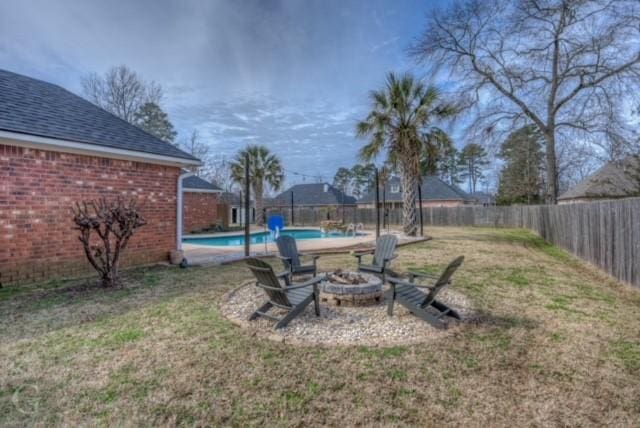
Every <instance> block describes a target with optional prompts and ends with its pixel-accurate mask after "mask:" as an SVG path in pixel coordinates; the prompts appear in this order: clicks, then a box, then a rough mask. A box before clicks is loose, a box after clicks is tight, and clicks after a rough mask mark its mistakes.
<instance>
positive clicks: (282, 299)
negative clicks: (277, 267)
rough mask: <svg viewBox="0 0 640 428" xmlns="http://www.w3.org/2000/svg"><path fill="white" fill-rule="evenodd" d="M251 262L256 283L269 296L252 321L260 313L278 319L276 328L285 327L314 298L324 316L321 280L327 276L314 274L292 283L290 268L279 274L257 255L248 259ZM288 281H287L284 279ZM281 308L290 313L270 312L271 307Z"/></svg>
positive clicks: (252, 316) (260, 315)
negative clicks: (299, 281)
mask: <svg viewBox="0 0 640 428" xmlns="http://www.w3.org/2000/svg"><path fill="white" fill-rule="evenodd" d="M247 265H249V269H250V270H251V272H253V275H254V276H255V277H256V286H257V287H259V288H262V289H263V290H264V292H265V294H266V295H267V298H268V300H267V301H266V302H264V303H263V304H262V306H260V307H259V308H258V309H257V310H256V311H255V312H254V313H253V314H251V316H250V317H249V321H251V320H255V319H256V318H258V317H265V318H269V319H272V320H274V321H277V322H276V325H275V326H274V329H278V328H282V327H285V326H286V325H287V324H289V322H291V320H293V319H294V318H295V317H297V316H298V315H299V314H300V313H301V312H302V311H303V310H304V308H306V307H307V305H308V304H309V303H311V302H314V303H315V310H316V315H317V316H320V292H319V291H318V283H319V282H320V281H322V280H323V279H324V278H322V277H314V278H312V279H310V280H309V281H306V282H303V283H300V284H294V283H289V279H288V276H289V272H283V273H281V274H279V275H276V274H275V272H274V271H273V268H272V267H271V266H270V265H269V264H267V263H265V262H263V261H262V260H259V259H256V258H249V259H247ZM281 280H282V281H284V284H283V283H282V282H281ZM274 307H275V308H279V309H284V310H286V311H287V314H286V315H285V316H284V317H282V318H278V317H276V316H273V315H269V314H268V313H267V312H268V311H269V310H270V309H271V308H274Z"/></svg>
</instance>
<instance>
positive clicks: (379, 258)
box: [354, 235, 398, 281]
mask: <svg viewBox="0 0 640 428" xmlns="http://www.w3.org/2000/svg"><path fill="white" fill-rule="evenodd" d="M397 244H398V238H396V237H395V236H393V235H382V236H381V237H379V238H378V240H377V241H376V248H375V250H369V251H360V252H357V253H354V256H355V257H357V258H358V271H360V272H368V273H373V274H375V275H378V276H381V277H382V280H383V281H384V278H385V273H386V271H387V270H388V265H389V262H390V261H391V260H393V259H395V258H396V257H398V256H397V255H396V254H394V251H395V250H396V245H397ZM368 254H373V259H372V261H371V264H366V263H362V257H363V256H366V255H368Z"/></svg>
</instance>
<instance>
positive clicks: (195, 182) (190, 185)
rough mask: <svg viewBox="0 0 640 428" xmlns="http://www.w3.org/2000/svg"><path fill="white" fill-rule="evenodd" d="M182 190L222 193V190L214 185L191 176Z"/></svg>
mask: <svg viewBox="0 0 640 428" xmlns="http://www.w3.org/2000/svg"><path fill="white" fill-rule="evenodd" d="M182 188H183V189H184V190H187V191H189V190H210V191H219V192H222V189H221V188H219V187H218V186H216V185H215V184H213V183H210V182H209V181H207V180H205V179H204V178H201V177H198V176H197V175H191V176H189V177H187V178H185V179H184V180H183V182H182Z"/></svg>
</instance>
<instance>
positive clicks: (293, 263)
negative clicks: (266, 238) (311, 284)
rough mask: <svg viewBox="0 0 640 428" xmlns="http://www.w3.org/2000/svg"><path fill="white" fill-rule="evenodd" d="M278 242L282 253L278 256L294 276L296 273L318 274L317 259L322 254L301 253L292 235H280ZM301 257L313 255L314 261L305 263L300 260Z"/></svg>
mask: <svg viewBox="0 0 640 428" xmlns="http://www.w3.org/2000/svg"><path fill="white" fill-rule="evenodd" d="M276 244H277V245H278V251H279V252H280V255H279V256H277V257H278V258H279V259H280V260H282V264H283V265H284V268H285V269H286V270H287V271H289V273H291V276H292V277H293V276H294V275H306V274H312V275H313V276H316V272H317V271H318V268H317V266H316V261H317V260H318V259H319V258H320V256H315V255H313V254H304V253H299V252H298V246H297V245H296V240H295V239H294V238H293V237H291V236H287V235H281V236H279V237H278V239H276ZM300 257H311V259H312V263H310V264H305V265H303V264H302V263H301V261H300Z"/></svg>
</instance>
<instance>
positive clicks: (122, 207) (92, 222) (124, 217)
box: [72, 197, 147, 287]
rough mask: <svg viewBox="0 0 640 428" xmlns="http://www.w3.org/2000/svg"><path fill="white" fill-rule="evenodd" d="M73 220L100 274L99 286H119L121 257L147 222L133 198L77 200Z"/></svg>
mask: <svg viewBox="0 0 640 428" xmlns="http://www.w3.org/2000/svg"><path fill="white" fill-rule="evenodd" d="M72 212H73V222H74V223H75V224H76V229H77V230H79V231H80V236H79V237H78V239H80V242H82V246H83V248H84V253H85V255H86V256H87V259H88V260H89V263H91V266H93V267H94V269H95V270H97V271H98V273H99V274H100V280H101V283H102V286H104V287H113V286H117V285H120V277H119V266H120V256H121V255H122V252H123V251H124V250H125V248H126V247H127V244H128V243H129V239H130V238H131V236H132V235H133V233H134V232H135V231H136V229H138V228H139V227H142V226H144V225H145V224H147V222H146V221H145V219H144V218H142V215H141V214H140V212H139V210H138V207H137V204H136V201H135V200H134V199H131V200H129V201H125V200H124V199H123V198H120V197H119V198H117V199H116V200H114V201H109V200H107V199H105V198H102V199H99V200H93V201H88V202H82V203H76V204H75V206H74V207H73V208H72Z"/></svg>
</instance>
